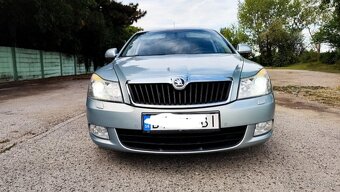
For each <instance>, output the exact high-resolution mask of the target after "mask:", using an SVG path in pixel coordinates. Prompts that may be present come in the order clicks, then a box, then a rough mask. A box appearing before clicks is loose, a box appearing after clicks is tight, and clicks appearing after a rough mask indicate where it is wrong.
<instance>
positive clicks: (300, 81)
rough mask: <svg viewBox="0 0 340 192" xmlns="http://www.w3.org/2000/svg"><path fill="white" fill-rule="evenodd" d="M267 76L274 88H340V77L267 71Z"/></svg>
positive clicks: (336, 75)
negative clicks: (295, 86) (292, 86)
mask: <svg viewBox="0 0 340 192" xmlns="http://www.w3.org/2000/svg"><path fill="white" fill-rule="evenodd" d="M268 71H269V75H270V77H271V79H272V81H273V82H274V85H276V86H286V85H298V86H322V87H330V88H337V87H340V75H339V74H335V73H325V72H316V71H305V70H288V69H268Z"/></svg>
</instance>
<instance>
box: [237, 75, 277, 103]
mask: <svg viewBox="0 0 340 192" xmlns="http://www.w3.org/2000/svg"><path fill="white" fill-rule="evenodd" d="M271 91H272V85H271V83H270V79H269V75H268V73H267V71H266V70H265V69H262V70H260V71H259V72H258V73H257V74H256V75H255V76H253V77H248V78H243V79H241V83H240V89H239V91H238V98H239V99H243V98H249V97H256V96H261V95H265V94H268V93H270V92H271Z"/></svg>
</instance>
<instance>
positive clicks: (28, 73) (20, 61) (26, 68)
mask: <svg viewBox="0 0 340 192" xmlns="http://www.w3.org/2000/svg"><path fill="white" fill-rule="evenodd" d="M15 52H16V66H17V71H18V79H19V80H22V79H38V78H42V73H41V62H40V52H39V51H38V50H32V49H22V48H15Z"/></svg>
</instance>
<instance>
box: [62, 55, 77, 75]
mask: <svg viewBox="0 0 340 192" xmlns="http://www.w3.org/2000/svg"><path fill="white" fill-rule="evenodd" d="M61 58H62V59H61V60H62V68H63V76H65V75H74V56H72V55H65V54H61Z"/></svg>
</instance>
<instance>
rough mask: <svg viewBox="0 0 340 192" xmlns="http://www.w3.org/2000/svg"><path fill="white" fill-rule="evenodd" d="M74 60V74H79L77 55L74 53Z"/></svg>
mask: <svg viewBox="0 0 340 192" xmlns="http://www.w3.org/2000/svg"><path fill="white" fill-rule="evenodd" d="M73 60H74V75H77V57H76V55H73Z"/></svg>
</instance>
